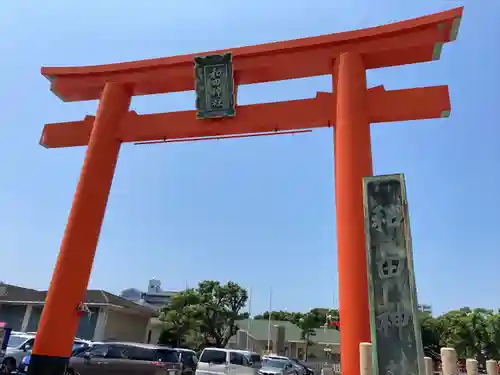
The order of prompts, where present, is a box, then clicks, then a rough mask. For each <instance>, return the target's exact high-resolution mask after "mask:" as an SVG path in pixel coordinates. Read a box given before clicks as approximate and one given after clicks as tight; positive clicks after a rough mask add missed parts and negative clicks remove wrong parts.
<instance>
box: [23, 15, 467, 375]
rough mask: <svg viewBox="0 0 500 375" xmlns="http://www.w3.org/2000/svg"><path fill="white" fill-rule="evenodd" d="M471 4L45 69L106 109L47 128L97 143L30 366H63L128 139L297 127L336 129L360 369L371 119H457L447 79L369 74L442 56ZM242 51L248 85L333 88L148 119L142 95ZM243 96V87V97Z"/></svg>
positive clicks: (90, 146)
mask: <svg viewBox="0 0 500 375" xmlns="http://www.w3.org/2000/svg"><path fill="white" fill-rule="evenodd" d="M461 16H462V8H456V9H452V10H448V11H445V12H441V13H437V14H433V15H429V16H425V17H420V18H417V19H413V20H407V21H403V22H398V23H394V24H390V25H385V26H379V27H374V28H368V29H363V30H356V31H351V32H344V33H338V34H331V35H324V36H318V37H313V38H304V39H298V40H291V41H286V42H277V43H268V44H262V45H257V46H250V47H241V48H235V49H232V50H230V51H229V50H224V51H215V52H210V53H204V54H192V55H183V56H174V57H168V58H161V59H152V60H144V61H136V62H128V63H118V64H110V65H102V66H91V67H75V68H42V74H43V75H44V76H45V77H46V78H47V79H49V81H50V82H51V88H52V91H53V92H54V93H55V94H56V95H57V96H58V97H59V98H60V99H61V100H63V101H84V100H94V99H100V103H99V107H98V110H97V115H96V116H95V117H94V116H87V117H86V118H85V119H84V120H83V121H75V122H67V123H55V124H48V125H46V126H45V127H44V130H43V134H42V137H41V141H40V143H41V144H42V145H43V146H45V147H47V148H57V147H73V146H87V153H86V156H85V161H84V163H83V168H82V171H81V175H80V180H79V182H78V186H77V190H76V194H75V198H74V201H73V206H72V208H71V212H70V215H69V219H68V224H67V227H66V231H65V233H64V237H63V240H62V244H61V249H60V253H59V257H58V260H57V264H56V267H55V270H54V274H53V277H52V282H51V285H50V288H49V292H48V295H47V301H46V305H45V308H44V310H43V314H42V317H41V320H40V324H39V329H38V335H37V339H36V343H35V347H34V351H33V356H32V363H31V365H30V368H29V371H30V373H31V374H44V375H45V374H51V375H52V374H54V375H55V374H57V375H60V374H62V373H63V372H64V369H65V367H66V364H67V360H68V357H69V355H70V353H71V346H72V342H73V338H74V334H75V332H76V330H77V326H78V322H79V314H78V311H77V310H78V308H77V307H78V306H79V304H80V302H81V301H82V300H83V299H84V297H85V292H86V288H87V283H88V280H89V276H90V272H91V269H92V263H93V260H94V254H95V250H96V246H97V242H98V238H99V233H100V229H101V223H102V221H103V217H104V212H105V208H106V203H107V200H108V195H109V191H110V188H111V183H112V180H113V175H114V172H115V166H116V162H117V159H118V154H119V150H120V145H121V143H123V142H138V143H141V142H172V141H193V140H200V139H213V138H229V137H245V136H257V135H274V134H288V133H289V132H301V131H307V130H310V129H314V128H319V127H330V126H332V127H333V126H334V131H335V141H334V142H335V150H334V153H335V190H336V197H337V199H336V201H337V206H336V214H337V241H338V263H339V270H338V272H339V289H340V293H339V300H340V312H341V314H342V329H341V331H340V334H341V360H342V371H343V372H344V373H345V374H347V375H357V374H359V349H358V345H359V343H360V342H364V341H370V329H369V315H368V296H367V295H368V287H367V270H366V256H365V236H364V225H363V199H362V178H363V177H365V176H370V175H372V155H371V145H370V123H377V122H391V121H408V120H418V119H430V118H439V117H448V116H449V115H450V101H449V95H448V88H447V86H437V87H424V88H413V89H405V90H394V91H386V90H385V89H384V87H383V86H378V87H374V88H372V89H367V85H366V70H367V69H376V68H382V67H388V66H396V65H403V64H413V63H420V62H426V61H432V60H437V59H439V57H440V53H441V49H442V46H443V45H444V43H446V42H449V41H453V40H454V39H455V38H456V35H457V32H458V27H459V24H460V19H461ZM227 52H231V54H232V63H233V66H234V84H235V92H234V98H236V89H237V87H238V85H245V84H252V83H259V82H269V81H278V80H285V79H293V78H301V77H312V76H318V75H325V74H331V75H332V77H333V88H334V92H333V93H326V92H320V93H318V94H317V96H316V97H315V98H312V99H304V100H292V101H287V102H278V103H266V104H254V105H245V106H237V107H236V116H235V117H230V118H228V117H226V118H217V119H205V120H197V119H196V115H197V112H196V111H182V112H172V113H163V114H145V115H139V114H137V113H135V112H134V111H130V110H129V105H130V101H131V97H132V96H135V95H149V94H159V93H168V92H177V91H186V90H193V88H194V63H193V60H194V58H195V57H198V56H204V55H215V54H222V53H227ZM232 95H233V94H232Z"/></svg>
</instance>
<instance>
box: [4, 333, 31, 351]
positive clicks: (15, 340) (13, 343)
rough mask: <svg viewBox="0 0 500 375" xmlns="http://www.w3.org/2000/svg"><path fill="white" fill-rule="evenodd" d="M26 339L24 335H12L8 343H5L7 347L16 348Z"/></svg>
mask: <svg viewBox="0 0 500 375" xmlns="http://www.w3.org/2000/svg"><path fill="white" fill-rule="evenodd" d="M26 340H28V338H27V337H26V336H16V335H12V336H10V338H9V343H8V344H7V347H9V348H17V347H18V346H21V345H22V344H24V343H25V342H26Z"/></svg>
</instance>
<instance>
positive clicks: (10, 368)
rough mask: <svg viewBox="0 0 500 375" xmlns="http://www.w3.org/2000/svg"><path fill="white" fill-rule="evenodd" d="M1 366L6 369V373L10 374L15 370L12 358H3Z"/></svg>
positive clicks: (14, 361)
mask: <svg viewBox="0 0 500 375" xmlns="http://www.w3.org/2000/svg"><path fill="white" fill-rule="evenodd" d="M2 364H3V365H4V366H5V367H6V368H7V371H9V372H12V371H15V370H16V369H17V366H16V360H15V359H14V358H5V359H4V360H3V362H2Z"/></svg>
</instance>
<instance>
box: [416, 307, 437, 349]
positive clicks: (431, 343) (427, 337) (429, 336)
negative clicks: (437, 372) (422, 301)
mask: <svg viewBox="0 0 500 375" xmlns="http://www.w3.org/2000/svg"><path fill="white" fill-rule="evenodd" d="M418 317H419V321H420V328H421V331H422V346H423V347H424V353H425V355H426V356H428V357H431V358H434V359H439V358H440V351H441V345H440V343H439V342H440V337H441V326H440V324H439V322H438V320H436V319H435V318H434V317H433V316H432V315H431V314H430V313H427V312H421V313H419V315H418Z"/></svg>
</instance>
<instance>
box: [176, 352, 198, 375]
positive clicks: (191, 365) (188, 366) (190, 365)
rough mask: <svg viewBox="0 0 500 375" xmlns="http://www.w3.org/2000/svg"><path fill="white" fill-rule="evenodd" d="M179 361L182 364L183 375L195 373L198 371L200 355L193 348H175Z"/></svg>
mask: <svg viewBox="0 0 500 375" xmlns="http://www.w3.org/2000/svg"><path fill="white" fill-rule="evenodd" d="M174 350H175V351H176V352H177V354H178V356H179V362H180V363H181V364H182V375H194V373H195V372H196V365H197V364H198V357H197V356H196V353H195V352H194V351H193V350H190V349H183V348H175V349H174Z"/></svg>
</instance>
